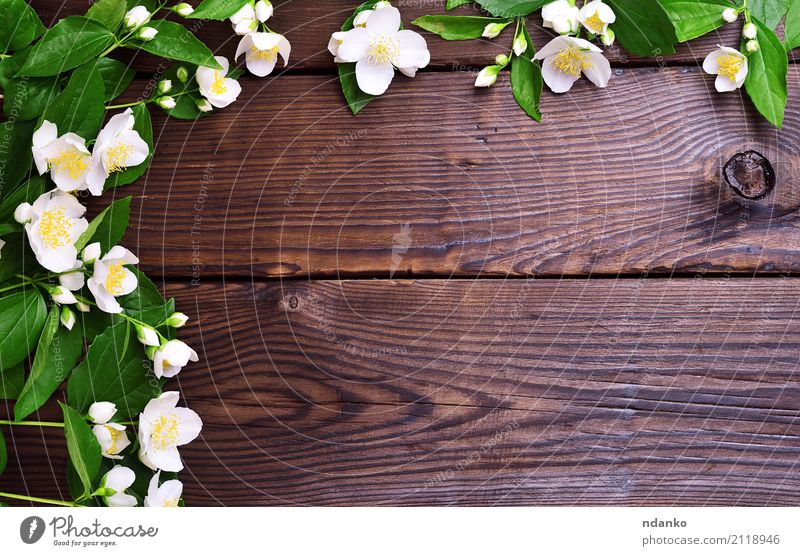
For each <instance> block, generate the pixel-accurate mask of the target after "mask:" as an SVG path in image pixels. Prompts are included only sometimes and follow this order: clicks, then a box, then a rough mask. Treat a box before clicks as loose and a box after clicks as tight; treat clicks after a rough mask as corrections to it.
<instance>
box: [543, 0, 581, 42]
mask: <svg viewBox="0 0 800 556" xmlns="http://www.w3.org/2000/svg"><path fill="white" fill-rule="evenodd" d="M578 11H579V9H578V7H577V6H575V5H574V4H570V3H569V2H568V1H567V0H556V1H555V2H550V3H549V4H547V5H545V6H544V7H543V8H542V26H543V27H545V28H546V29H552V30H553V31H555V32H556V33H558V34H559V35H564V34H567V33H577V32H578V26H579V23H578Z"/></svg>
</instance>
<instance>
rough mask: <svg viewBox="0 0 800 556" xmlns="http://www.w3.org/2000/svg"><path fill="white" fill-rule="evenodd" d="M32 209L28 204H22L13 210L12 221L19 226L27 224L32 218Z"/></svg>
mask: <svg viewBox="0 0 800 556" xmlns="http://www.w3.org/2000/svg"><path fill="white" fill-rule="evenodd" d="M32 208H33V207H31V204H30V203H22V204H21V205H19V206H18V207H17V208H16V209H14V220H16V221H17V222H19V223H20V224H27V223H28V222H30V221H31V218H33V210H32Z"/></svg>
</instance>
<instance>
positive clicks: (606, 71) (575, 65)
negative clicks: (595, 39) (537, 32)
mask: <svg viewBox="0 0 800 556" xmlns="http://www.w3.org/2000/svg"><path fill="white" fill-rule="evenodd" d="M534 60H543V62H542V77H543V78H544V82H545V83H547V86H548V87H550V89H551V90H552V91H553V92H554V93H565V92H567V91H569V90H570V89H571V88H572V84H573V83H575V82H576V81H577V80H578V79H580V77H581V74H583V75H585V76H586V77H587V78H589V81H591V82H592V83H594V84H595V85H597V86H598V87H605V86H606V85H608V80H609V79H610V78H611V64H609V62H608V60H606V58H605V56H603V51H602V50H601V49H600V48H598V47H597V46H595V45H594V44H592V43H590V42H589V41H587V40H585V39H579V38H576V37H570V36H568V35H562V36H560V37H556V38H554V39H553V40H551V41H550V42H549V43H547V45H546V46H545V47H544V48H542V49H541V50H539V51H538V52H537V53H536V55H535V56H534Z"/></svg>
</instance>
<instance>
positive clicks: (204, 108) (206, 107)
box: [194, 98, 214, 112]
mask: <svg viewBox="0 0 800 556" xmlns="http://www.w3.org/2000/svg"><path fill="white" fill-rule="evenodd" d="M194 103H195V104H196V105H197V109H198V110H200V112H211V111H212V110H213V109H214V107H213V106H211V103H210V102H208V100H207V99H204V98H199V99H197V100H195V101H194Z"/></svg>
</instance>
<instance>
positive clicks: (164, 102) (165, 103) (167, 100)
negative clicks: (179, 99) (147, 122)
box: [156, 97, 175, 110]
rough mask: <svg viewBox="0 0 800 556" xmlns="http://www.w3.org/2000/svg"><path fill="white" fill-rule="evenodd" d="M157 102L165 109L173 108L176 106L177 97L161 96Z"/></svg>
mask: <svg viewBox="0 0 800 556" xmlns="http://www.w3.org/2000/svg"><path fill="white" fill-rule="evenodd" d="M156 104H158V105H159V106H160V107H161V108H163V109H164V110H172V109H173V108H175V99H174V98H172V97H161V98H160V99H158V100H157V101H156Z"/></svg>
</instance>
